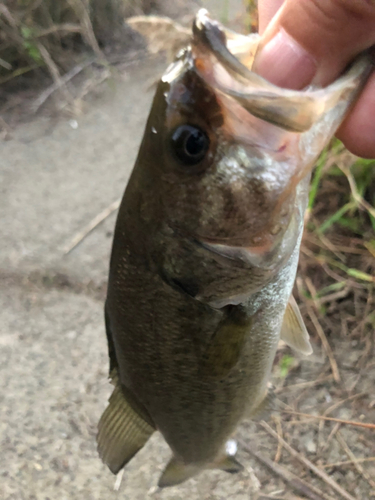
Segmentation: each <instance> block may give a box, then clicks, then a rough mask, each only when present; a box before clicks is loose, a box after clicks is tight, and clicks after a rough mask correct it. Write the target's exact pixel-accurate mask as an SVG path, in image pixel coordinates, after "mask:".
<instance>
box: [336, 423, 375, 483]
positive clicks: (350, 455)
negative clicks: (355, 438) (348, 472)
mask: <svg viewBox="0 0 375 500" xmlns="http://www.w3.org/2000/svg"><path fill="white" fill-rule="evenodd" d="M374 428H375V425H374ZM336 439H337V441H338V442H339V443H340V445H341V446H342V447H343V449H344V451H345V453H346V454H347V455H348V458H350V459H351V460H353V465H354V467H355V468H356V469H357V471H358V472H359V474H361V476H363V477H364V478H365V479H366V481H367V482H368V484H369V485H370V486H371V488H373V490H374V491H375V481H374V480H373V479H371V477H370V475H369V474H368V473H367V472H366V471H365V469H364V468H363V467H362V465H360V464H359V463H358V461H357V458H356V456H355V455H354V453H353V452H352V450H351V449H350V448H349V446H348V445H347V443H346V441H345V439H344V438H343V437H342V436H341V434H340V432H338V433H337V435H336Z"/></svg>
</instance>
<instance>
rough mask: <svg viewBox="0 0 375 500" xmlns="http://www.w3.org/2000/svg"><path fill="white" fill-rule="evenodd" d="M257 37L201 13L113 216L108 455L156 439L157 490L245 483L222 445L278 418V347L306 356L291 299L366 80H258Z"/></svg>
mask: <svg viewBox="0 0 375 500" xmlns="http://www.w3.org/2000/svg"><path fill="white" fill-rule="evenodd" d="M259 40H260V37H259V36H258V35H250V36H243V35H238V34H236V33H233V32H230V31H228V30H226V29H225V28H223V27H222V26H221V25H220V24H219V23H217V22H215V21H213V20H212V19H211V18H210V17H209V15H208V13H207V11H205V10H201V11H199V13H198V15H197V17H196V19H195V21H194V24H193V32H192V38H191V43H190V44H189V46H188V47H186V48H185V49H184V50H182V51H181V52H180V53H179V55H178V57H177V59H176V60H175V62H174V63H173V64H172V65H171V66H170V67H169V68H168V70H167V71H166V73H165V74H164V75H163V77H162V79H161V81H160V83H159V85H158V88H157V91H156V95H155V98H154V101H153V104H152V109H151V112H150V115H149V118H148V122H147V125H146V130H145V133H144V137H143V141H142V144H141V147H140V151H139V155H138V158H137V160H136V164H135V167H134V170H133V172H132V175H131V178H130V180H129V183H128V186H127V188H126V191H125V195H124V198H123V201H122V204H121V207H120V211H119V214H118V219H117V224H116V231H115V236H114V242H113V250H112V257H111V263H110V273H109V282H108V295H107V301H106V306H105V319H106V329H107V337H108V345H109V356H110V376H111V378H112V382H113V384H114V385H115V389H114V391H113V394H112V396H111V398H110V401H109V405H108V407H107V409H106V410H105V412H104V414H103V416H102V418H101V420H100V423H99V433H98V438H97V440H98V449H99V453H100V456H101V457H102V459H103V461H104V462H105V463H106V464H107V465H108V466H109V468H110V470H111V471H112V472H113V473H117V472H118V471H119V470H120V469H121V468H122V467H124V465H125V464H126V463H127V462H128V461H129V460H130V459H131V458H132V457H133V456H134V455H135V454H136V453H137V451H139V449H141V448H142V447H143V445H144V444H145V443H146V441H147V440H148V438H149V437H150V436H151V434H152V433H153V432H154V431H155V430H158V431H160V432H161V433H162V435H163V436H164V438H165V440H166V442H167V443H168V445H169V446H170V448H171V450H172V452H173V456H172V459H171V461H170V462H169V464H168V465H167V467H166V469H165V471H164V473H163V475H162V477H161V479H160V481H159V486H170V485H173V484H178V483H181V482H183V481H185V480H186V479H188V478H190V477H192V476H193V475H195V474H197V473H198V472H199V471H201V470H203V469H208V468H219V469H222V470H225V471H228V472H237V471H238V470H240V469H241V465H240V464H239V463H238V462H237V460H236V459H235V457H234V456H232V455H229V454H228V453H227V451H226V446H225V445H226V442H227V440H228V438H229V437H230V436H231V434H232V433H233V432H234V431H235V429H236V427H237V426H238V424H239V423H240V422H241V420H242V419H244V418H248V417H249V418H251V417H255V416H257V415H260V414H261V413H262V411H263V409H264V408H265V407H266V406H267V382H268V380H269V377H270V372H271V368H272V363H273V361H274V357H275V353H276V349H277V345H278V342H279V339H280V338H282V339H283V340H284V341H285V342H286V343H287V344H288V345H290V346H291V347H293V348H295V349H297V350H298V351H300V352H302V353H304V354H309V353H310V352H311V346H310V343H309V337H308V334H307V332H306V329H305V326H304V324H303V321H302V318H301V315H300V313H299V310H298V307H297V305H296V303H295V301H294V299H293V297H292V296H291V293H292V287H293V283H294V279H295V274H296V267H297V262H298V256H299V245H300V241H301V237H302V231H303V219H304V212H305V209H306V205H307V198H308V187H309V177H310V171H311V169H312V167H313V165H314V162H315V160H316V159H317V157H318V155H319V154H320V152H321V150H322V149H323V147H324V146H325V145H326V144H327V142H328V141H329V140H330V139H331V137H332V136H333V134H334V133H335V131H336V129H337V128H338V126H339V125H340V124H341V122H342V120H343V118H344V117H345V114H346V112H347V110H348V108H349V106H350V105H351V104H352V102H353V101H354V99H355V98H356V96H357V95H358V93H359V91H360V90H361V88H362V86H363V85H364V83H365V81H366V79H367V76H368V75H369V72H370V67H371V64H370V62H369V57H368V56H367V55H363V56H361V57H360V58H359V59H357V60H356V61H355V62H354V63H353V65H352V66H351V67H350V68H349V69H348V70H347V72H346V73H345V74H344V75H343V76H342V77H341V78H340V79H338V80H337V81H336V82H335V83H333V84H331V85H329V86H328V87H326V88H323V89H317V88H309V89H305V90H304V91H291V90H286V89H280V88H278V87H276V86H274V85H272V84H270V83H269V82H267V81H266V80H264V79H263V78H261V77H260V76H258V75H256V74H255V73H253V72H252V71H251V66H252V63H253V59H254V56H255V53H256V50H257V47H258V43H259Z"/></svg>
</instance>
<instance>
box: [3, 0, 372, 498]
mask: <svg viewBox="0 0 375 500" xmlns="http://www.w3.org/2000/svg"><path fill="white" fill-rule="evenodd" d="M240 3H241V2H232V3H231V4H230V12H232V13H233V12H235V13H236V15H237V14H238V11H239V10H238V9H239V8H240ZM217 4H219V2H205V5H207V6H208V7H212V6H213V7H214V12H215V11H216V13H219V14H220V12H221V10H220V8H219V6H218V5H217ZM220 5H221V4H220ZM232 17H233V16H232ZM164 67H165V62H163V61H161V60H159V59H158V58H154V59H149V58H146V59H143V60H142V59H141V60H138V61H136V62H132V63H131V64H128V65H127V66H126V68H125V69H123V70H122V71H121V72H120V73H119V74H118V75H117V76H116V77H114V78H111V79H110V80H107V81H106V82H105V83H104V84H102V85H101V86H98V88H97V89H96V90H95V92H93V93H91V94H90V95H89V97H88V98H86V99H85V100H84V101H83V106H82V109H81V110H80V112H79V113H78V112H77V113H76V114H74V115H70V116H67V115H66V114H64V113H62V114H61V115H59V116H58V117H57V118H53V119H51V118H47V117H45V116H43V115H41V116H36V117H35V118H34V119H33V120H31V121H30V120H29V121H28V122H27V123H23V124H19V125H17V126H16V127H14V128H12V129H11V130H10V131H8V133H7V134H6V137H5V136H4V137H5V139H6V140H5V139H4V140H2V142H0V178H1V181H0V186H1V197H0V209H1V213H2V218H1V222H0V235H1V242H2V244H1V245H0V304H1V305H0V325H1V330H0V387H1V389H0V403H1V404H0V439H1V454H0V477H1V479H0V498H1V499H3V500H11V499H12V500H68V499H69V500H70V499H72V500H75V499H77V500H78V499H85V500H91V499H104V498H105V499H106V500H111V499H117V498H121V499H124V500H125V499H128V500H136V499H139V500H143V499H145V498H155V499H159V498H160V499H161V500H172V499H173V500H179V499H189V500H198V499H199V500H206V499H207V500H221V499H223V500H224V499H228V498H231V499H233V500H249V499H253V498H256V497H257V495H260V496H259V498H260V499H263V500H266V499H281V498H282V499H285V500H297V499H302V498H310V499H315V500H327V499H333V498H334V499H336V498H337V499H341V498H346V499H347V500H348V499H349V500H353V499H356V500H368V499H370V498H375V461H374V457H375V429H374V428H372V429H371V428H365V427H359V426H353V425H349V424H347V423H342V422H341V423H340V422H337V421H328V420H326V421H323V420H319V419H315V418H312V417H309V416H301V415H296V414H294V415H293V414H291V413H290V412H300V413H304V414H309V415H318V416H319V415H320V416H321V415H324V416H326V417H334V418H337V419H342V420H344V421H356V422H359V423H374V422H375V362H374V335H373V330H371V331H370V330H368V329H365V330H364V329H363V328H362V330H361V332H360V333H361V335H359V333H358V331H357V330H356V326H358V325H356V324H352V323H350V322H349V323H348V322H347V321H346V319H347V318H346V316H348V315H349V313H348V312H347V309H345V308H343V309H338V310H336V311H335V312H334V314H333V316H332V317H331V320H330V321H336V322H341V323H342V324H344V323H345V322H346V323H345V324H349V330H347V331H346V333H345V335H344V334H343V335H337V336H330V337H329V339H328V341H329V344H330V346H331V348H332V356H331V358H333V360H334V361H335V362H336V363H337V373H335V372H334V371H332V359H331V362H330V361H329V358H328V357H327V354H326V349H325V348H324V347H323V346H322V342H321V340H320V338H319V336H318V335H317V334H316V329H315V327H314V325H313V324H312V323H311V321H308V322H307V324H308V327H309V329H310V331H311V333H312V334H313V338H312V344H313V348H314V354H313V355H312V356H310V357H309V358H306V359H297V358H296V357H294V354H293V357H292V358H291V357H290V355H291V352H290V351H289V350H288V349H286V348H285V347H281V349H280V352H279V353H278V356H277V362H276V364H275V370H274V378H273V383H274V385H275V387H276V394H277V396H278V398H279V399H280V408H281V412H280V413H279V414H277V415H275V416H273V417H272V418H270V419H269V420H268V425H269V426H270V427H271V430H270V427H267V424H262V423H251V422H244V423H243V424H242V425H241V426H240V428H239V429H238V433H237V434H238V435H237V436H236V438H237V439H238V442H239V452H238V457H239V460H240V461H241V462H242V463H243V464H244V466H245V470H244V472H242V473H240V474H239V475H234V476H232V475H228V474H226V473H224V472H217V471H209V472H204V473H202V475H201V476H199V477H197V478H194V479H191V480H189V481H188V482H186V483H185V484H183V485H182V486H179V487H174V488H170V489H166V490H163V491H160V490H158V489H157V488H156V487H155V485H156V484H157V480H158V477H159V475H160V473H161V471H162V469H163V468H164V466H165V464H166V462H167V460H168V458H169V455H170V452H169V450H168V447H167V445H166V444H165V443H164V441H163V439H162V438H161V437H160V436H159V435H157V434H155V435H154V436H153V437H152V439H151V440H150V441H149V442H148V443H147V445H146V446H145V448H144V449H143V450H141V452H140V453H139V454H137V455H136V457H135V458H134V459H133V460H132V461H131V462H130V463H129V464H128V465H127V466H126V470H125V472H124V474H123V476H122V481H120V479H121V477H119V478H115V477H114V476H113V475H112V474H111V473H110V472H109V470H108V469H107V468H106V467H105V466H104V465H103V464H102V463H101V461H100V459H99V457H98V455H97V452H96V444H95V434H96V426H97V422H98V419H99V417H100V415H101V413H102V411H103V409H104V408H105V406H106V403H107V398H108V396H109V394H110V392H111V387H110V385H109V383H108V381H107V374H108V358H107V345H106V339H105V333H104V324H103V301H104V297H105V288H106V280H107V269H108V262H109V253H110V247H111V238H112V235H113V227H114V222H115V216H116V212H113V213H112V214H111V215H110V216H109V217H107V218H106V219H105V221H104V222H103V223H102V224H101V225H99V226H98V227H97V228H96V229H95V230H94V231H93V232H91V233H90V234H89V235H88V236H87V237H86V238H85V239H84V240H83V241H82V242H81V243H80V244H79V245H78V246H77V247H76V248H75V249H74V250H73V251H72V252H70V253H69V254H68V255H66V254H65V250H66V248H67V246H69V244H70V243H71V242H72V239H73V238H74V236H75V235H76V234H77V233H79V232H80V231H81V230H82V229H83V228H85V226H86V225H87V223H89V222H90V221H91V220H93V219H94V218H95V217H96V216H97V215H98V214H100V213H101V212H102V211H103V210H105V209H106V208H107V207H109V206H110V205H111V204H112V203H113V202H115V201H116V200H118V199H119V198H120V197H121V195H122V193H123V190H124V187H125V185H126V181H127V179H128V176H129V174H130V171H131V168H132V166H133V162H134V159H135V156H136V154H137V150H138V147H139V143H140V141H141V136H142V131H143V128H144V125H145V120H146V117H147V113H148V110H149V106H150V102H151V99H152V90H151V91H150V90H149V89H150V86H152V83H153V82H154V80H155V78H156V77H157V75H159V74H160V73H161V72H162V70H163V68H164ZM310 271H311V268H309V267H308V266H307V267H306V268H303V267H302V268H301V269H300V274H299V279H300V280H301V279H302V278H303V277H304V276H305V275H304V273H306V272H310ZM332 300H333V299H332ZM340 300H341V299H340ZM345 300H347V301H349V302H350V301H351V302H353V301H354V300H355V297H354V298H353V296H352V295H348V296H347V297H345ZM330 307H334V305H332V304H331V305H330ZM369 307H371V304H370V306H369ZM302 312H303V314H304V315H305V317H307V310H306V309H304V308H302ZM345 315H346V316H345ZM310 318H311V316H310ZM285 360H287V361H288V363H287V365H288V366H287V369H286V368H285ZM283 363H284V364H283ZM272 430H274V431H273V432H276V433H277V434H278V435H279V436H282V437H283V439H284V440H285V441H286V442H287V443H289V445H290V446H292V447H293V449H294V450H295V451H296V453H297V457H296V456H295V457H293V456H292V455H291V453H290V452H289V451H288V450H287V449H285V447H282V446H281V444H280V443H278V440H277V439H276V438H275V437H274V436H273V435H272ZM254 452H255V453H257V454H258V457H259V458H260V459H262V457H263V460H264V459H266V460H267V459H268V460H269V461H271V465H272V464H273V465H272V467H273V469H274V470H273V471H272V470H270V469H269V467H267V466H266V465H265V464H264V463H262V462H261V460H259V458H258V459H257V458H256V457H255V456H254V454H253V453H254ZM301 457H302V458H304V459H307V460H309V461H310V463H313V464H315V466H316V467H318V469H319V471H323V472H324V473H325V474H326V476H324V477H323V478H318V477H317V474H316V473H314V472H313V471H312V470H311V467H306V466H304V465H302V463H301ZM357 459H360V460H359V461H357ZM274 464H276V465H274ZM277 464H278V465H279V466H280V467H281V468H282V472H280V469H279V470H278V471H277V470H276V469H275V468H276V467H277ZM281 474H284V479H282V478H281ZM285 474H287V477H285ZM288 474H289V475H288ZM290 474H294V475H295V476H297V478H298V479H299V480H302V483H300V482H298V481H297V482H296V478H295V477H291V475H290ZM330 480H331V481H332V480H333V481H334V482H335V483H334V486H333V487H332V484H331V485H330V484H329V481H330ZM336 486H338V487H339V488H340V487H341V488H342V491H339V490H337V488H336ZM311 488H312V489H311ZM334 488H336V490H335V489H334ZM314 495H315V496H314ZM345 495H346V496H345Z"/></svg>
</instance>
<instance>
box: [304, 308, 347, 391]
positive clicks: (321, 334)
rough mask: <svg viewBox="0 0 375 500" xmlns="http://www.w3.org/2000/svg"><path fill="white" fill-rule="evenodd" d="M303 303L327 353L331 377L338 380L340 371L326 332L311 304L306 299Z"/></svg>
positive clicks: (339, 379)
mask: <svg viewBox="0 0 375 500" xmlns="http://www.w3.org/2000/svg"><path fill="white" fill-rule="evenodd" d="M305 303H306V309H307V313H308V315H309V316H310V319H311V321H312V323H313V325H314V326H315V329H316V331H317V333H318V335H319V338H320V340H321V342H322V345H323V348H324V350H325V352H326V353H327V356H328V359H329V362H330V365H331V370H332V375H333V378H334V379H335V381H336V382H340V381H341V378H340V373H339V369H338V366H337V362H336V359H335V356H334V354H333V351H332V349H331V346H330V345H329V342H328V340H327V337H326V334H325V333H324V330H323V328H322V327H321V325H320V323H319V320H318V318H317V316H316V314H315V312H314V311H313V309H312V307H311V305H310V304H309V303H308V302H307V301H306V302H305Z"/></svg>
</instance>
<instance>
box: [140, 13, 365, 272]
mask: <svg viewBox="0 0 375 500" xmlns="http://www.w3.org/2000/svg"><path fill="white" fill-rule="evenodd" d="M259 39H260V38H259V36H258V35H250V36H243V35H237V34H235V33H232V32H229V31H228V30H225V29H224V28H223V27H222V26H221V25H220V24H219V23H217V22H215V21H213V20H211V18H210V17H209V15H208V13H207V11H205V10H204V9H202V10H201V11H200V12H199V13H198V15H197V17H196V19H195V21H194V25H193V36H192V40H191V44H190V45H189V46H188V47H187V48H186V49H184V50H183V51H181V52H180V54H179V55H178V57H177V59H176V60H175V62H174V63H173V64H172V65H171V66H170V67H169V68H168V70H167V71H166V73H165V74H164V75H163V77H162V79H161V82H160V84H159V86H158V90H157V93H156V96H155V99H154V104H153V107H152V111H151V114H150V117H149V120H148V124H147V127H146V134H145V139H144V141H145V142H144V145H143V147H142V148H141V153H140V158H139V162H138V163H140V164H142V166H143V167H142V168H143V169H144V174H143V176H144V177H145V176H146V177H147V182H148V184H149V186H150V189H151V191H152V192H151V193H150V194H149V197H148V201H147V203H146V206H147V210H148V217H150V218H152V217H153V218H155V214H160V219H162V220H163V221H164V223H165V224H166V225H167V226H168V227H169V228H170V229H171V230H172V231H174V232H175V233H176V234H178V235H181V236H182V237H187V238H190V239H194V240H195V241H197V242H199V243H200V244H202V245H203V246H206V247H207V248H209V249H210V250H213V251H217V252H218V253H221V254H223V255H227V256H230V257H233V258H235V257H236V256H239V255H242V257H243V255H245V254H246V256H247V258H248V260H249V261H250V262H252V263H256V264H257V265H261V264H262V261H266V260H267V259H268V260H269V257H270V255H273V254H274V253H278V251H279V250H278V249H279V248H280V245H282V244H283V241H284V240H285V237H286V235H287V236H288V241H289V243H288V245H287V246H288V252H289V253H290V252H291V251H292V249H293V247H294V244H295V242H296V241H297V239H298V237H299V233H300V231H301V218H302V217H301V206H300V205H301V200H300V199H299V198H298V196H297V194H298V193H297V192H298V189H297V188H298V185H299V183H300V182H301V180H302V179H304V178H306V176H307V175H308V174H309V172H310V171H311V168H312V166H313V164H314V161H315V160H316V158H317V156H318V155H319V153H320V152H321V149H322V148H323V147H324V145H325V144H326V143H327V142H328V140H329V139H330V138H331V136H332V134H333V133H334V131H335V130H336V128H337V126H338V125H339V124H340V122H341V120H342V118H343V116H344V114H345V110H346V109H347V107H348V103H349V102H350V100H351V99H353V95H354V94H355V92H356V89H357V87H358V81H359V77H358V75H359V74H362V73H363V68H364V65H363V64H362V66H361V67H360V68H359V69H358V68H357V70H356V73H355V75H352V76H351V80H350V81H349V82H348V81H345V82H344V83H341V85H339V86H337V84H336V87H338V88H336V87H334V88H333V89H328V90H327V89H317V90H307V91H302V92H299V91H288V90H285V89H280V88H278V87H276V86H274V85H272V84H270V83H269V82H267V81H266V80H264V79H263V78H261V77H260V76H258V75H256V74H255V73H254V72H252V71H251V65H252V62H253V59H254V55H255V53H256V50H257V47H258V43H259ZM361 71H362V73H361ZM147 210H146V211H147ZM302 213H303V210H302ZM296 214H298V216H299V219H298V223H296ZM284 247H285V245H284Z"/></svg>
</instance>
